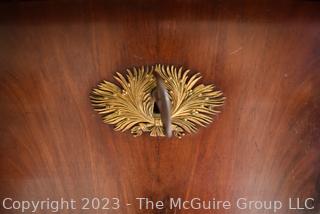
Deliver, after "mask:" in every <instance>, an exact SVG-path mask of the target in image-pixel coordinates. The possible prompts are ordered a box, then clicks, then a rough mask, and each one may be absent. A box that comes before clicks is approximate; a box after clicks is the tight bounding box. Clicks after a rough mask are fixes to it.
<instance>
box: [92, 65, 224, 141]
mask: <svg viewBox="0 0 320 214" xmlns="http://www.w3.org/2000/svg"><path fill="white" fill-rule="evenodd" d="M154 72H157V73H158V74H159V75H160V77H161V78H162V79H163V80H164V83H165V86H166V88H167V90H168V91H169V97H170V101H171V121H172V131H173V134H174V135H175V136H176V137H179V138H181V137H182V136H184V135H185V133H195V132H197V130H198V127H199V126H206V125H208V124H209V123H210V122H212V121H213V116H214V115H216V114H217V113H219V112H220V111H219V110H218V109H217V108H218V107H219V106H222V105H223V104H224V100H225V97H224V96H223V93H222V92H221V91H218V90H214V89H215V86H214V85H212V84H211V85H204V84H197V82H198V81H199V79H201V76H200V74H199V73H197V74H195V75H192V76H191V77H190V78H189V76H188V73H189V72H190V70H185V69H184V68H183V67H179V68H177V67H175V66H169V65H160V64H157V65H155V66H142V67H139V68H135V67H134V68H132V69H127V70H126V75H125V76H126V77H125V76H124V75H122V74H120V73H117V75H115V76H114V78H115V79H116V81H117V82H118V84H119V85H116V84H114V83H111V82H108V81H103V82H101V83H100V84H99V85H98V86H97V88H95V89H93V91H92V93H91V96H90V98H91V102H92V105H93V107H94V109H95V110H96V111H97V112H98V113H99V114H101V115H102V119H103V122H105V123H107V124H112V125H114V126H115V130H116V131H126V130H131V133H132V134H133V135H134V136H139V135H141V134H142V133H143V132H148V133H150V136H164V131H163V125H162V122H161V119H160V117H159V115H157V114H154V109H153V108H154V101H153V100H152V96H151V92H152V90H153V89H154V88H155V87H156V83H155V77H154V75H153V74H154Z"/></svg>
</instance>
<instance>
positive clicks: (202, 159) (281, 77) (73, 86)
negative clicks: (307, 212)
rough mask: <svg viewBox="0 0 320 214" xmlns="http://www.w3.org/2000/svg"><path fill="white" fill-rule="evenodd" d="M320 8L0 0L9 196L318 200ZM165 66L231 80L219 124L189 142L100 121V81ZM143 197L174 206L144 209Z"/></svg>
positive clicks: (1, 102) (2, 154)
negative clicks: (147, 203) (96, 100)
mask: <svg viewBox="0 0 320 214" xmlns="http://www.w3.org/2000/svg"><path fill="white" fill-rule="evenodd" d="M319 11H320V4H319V3H318V2H312V1H289V2H279V1H245V2H242V3H240V2H236V1H229V2H226V1H209V0H208V1H205V0H201V1H196V0H194V1H176V2H172V1H108V2H103V1H87V2H77V1H69V2H65V1H25V2H6V3H1V4H0V47H1V48H0V80H1V81H0V115H1V122H0V136H1V138H0V139H1V144H0V163H1V164H0V173H1V178H0V181H1V184H0V190H1V192H0V193H1V194H0V195H1V199H3V198H5V197H12V198H14V199H16V200H40V199H43V200H46V199H47V198H50V199H59V198H61V197H63V198H65V199H70V198H74V199H76V200H80V198H81V197H94V196H97V197H119V198H120V200H121V207H120V208H119V209H118V210H113V211H109V212H108V213H212V210H177V209H176V210H170V209H169V208H168V201H169V199H170V198H172V197H173V198H177V197H182V198H183V199H186V200H188V199H192V198H194V197H200V198H202V199H203V200H210V199H212V198H216V199H217V200H231V201H233V200H236V199H238V198H239V197H247V198H248V199H251V200H283V201H284V203H285V202H286V201H287V200H288V198H289V197H301V198H306V197H318V196H319V186H318V187H317V183H318V184H319V173H320V168H319V161H320V153H319V149H320V145H319V143H320V142H319V137H320V131H319V128H320V120H319V118H320V117H319V116H320V113H319V105H320V75H319V67H320V61H319V59H320V13H319ZM154 63H166V64H175V65H184V66H187V67H189V68H191V69H192V70H193V71H194V72H196V71H199V72H201V74H202V75H203V77H204V78H203V80H202V81H203V82H204V83H215V84H216V85H217V86H218V87H219V88H220V89H222V90H223V92H224V94H225V95H226V97H227V101H226V104H225V106H224V108H223V112H222V114H220V115H219V116H218V117H217V118H216V121H215V123H213V124H211V125H210V126H209V127H208V128H202V129H200V131H199V132H198V133H197V134H194V135H189V136H186V137H184V138H183V139H182V140H179V139H163V138H151V137H149V136H142V137H138V138H133V137H131V135H130V133H118V132H114V131H113V130H112V127H111V126H108V125H105V124H103V123H102V121H101V118H100V117H99V116H98V115H97V114H96V113H95V112H94V111H93V109H92V108H91V106H90V100H89V97H88V96H89V93H90V91H91V89H92V88H93V87H95V86H96V84H97V83H99V82H100V81H101V80H102V79H106V80H110V81H111V80H112V75H113V74H114V73H115V72H116V71H122V70H124V69H125V68H127V67H131V66H140V65H146V64H148V65H151V64H154ZM137 197H149V198H150V199H152V200H164V201H165V202H166V207H167V208H166V209H164V210H149V211H146V210H140V209H139V207H138V203H137V201H136V200H135V198H137ZM126 203H131V204H132V205H130V206H126V205H125V204H126ZM1 212H2V213H7V212H8V213H18V212H17V211H12V210H11V211H8V210H4V209H2V211H1ZM40 213H41V212H40ZM60 213H70V212H68V211H67V210H65V212H62V211H61V212H60ZM75 213H105V212H103V211H102V210H90V211H83V210H82V211H81V210H77V211H75ZM215 213H221V214H222V213H236V214H241V213H246V214H249V213H272V212H271V211H270V210H267V211H257V210H239V209H236V208H235V207H233V208H232V209H231V210H224V209H220V210H217V211H216V212H215ZM277 213H296V212H295V211H294V210H292V211H288V210H287V209H285V208H284V209H281V210H280V211H278V212H277Z"/></svg>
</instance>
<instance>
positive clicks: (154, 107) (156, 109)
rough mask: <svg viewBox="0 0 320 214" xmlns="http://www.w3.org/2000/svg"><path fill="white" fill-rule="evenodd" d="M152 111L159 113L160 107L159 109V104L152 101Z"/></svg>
mask: <svg viewBox="0 0 320 214" xmlns="http://www.w3.org/2000/svg"><path fill="white" fill-rule="evenodd" d="M153 113H154V114H160V109H159V106H158V105H157V103H156V102H154V104H153Z"/></svg>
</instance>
